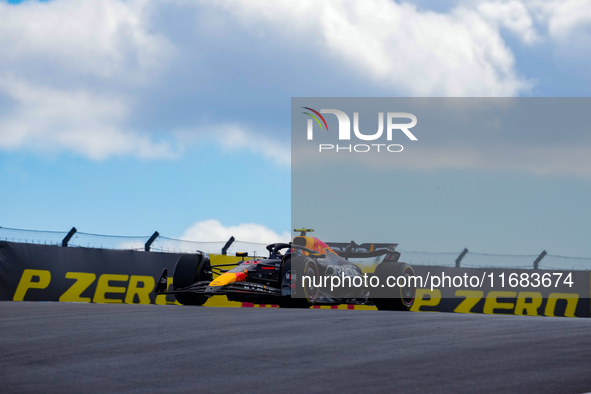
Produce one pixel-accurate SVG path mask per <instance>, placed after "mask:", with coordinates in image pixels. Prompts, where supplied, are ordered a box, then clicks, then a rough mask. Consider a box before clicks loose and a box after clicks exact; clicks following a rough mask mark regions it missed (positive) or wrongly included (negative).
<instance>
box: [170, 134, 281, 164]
mask: <svg viewBox="0 0 591 394" xmlns="http://www.w3.org/2000/svg"><path fill="white" fill-rule="evenodd" d="M174 134H175V136H176V138H177V139H178V140H179V143H180V144H181V145H193V144H195V143H197V142H199V141H205V140H214V141H215V142H216V143H217V144H218V145H219V146H220V147H221V148H222V150H224V151H227V152H235V151H238V150H247V151H250V152H253V153H256V154H258V155H260V156H263V157H266V158H268V159H271V160H273V161H275V163H277V164H279V165H281V166H287V167H289V166H290V165H291V149H290V146H289V145H288V144H282V143H280V142H278V141H276V140H274V139H272V138H270V137H268V136H266V135H264V134H261V133H257V132H254V131H252V130H249V129H248V128H245V127H242V126H240V125H238V124H222V125H212V126H207V127H200V128H198V129H193V130H178V131H176V132H175V133H174Z"/></svg>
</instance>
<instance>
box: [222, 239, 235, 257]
mask: <svg viewBox="0 0 591 394" xmlns="http://www.w3.org/2000/svg"><path fill="white" fill-rule="evenodd" d="M235 240H236V239H235V238H234V237H230V239H229V240H228V242H226V244H225V245H224V247H223V248H222V254H223V255H224V256H225V255H227V254H228V248H229V247H230V245H232V243H233V242H234V241H235Z"/></svg>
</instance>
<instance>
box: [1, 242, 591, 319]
mask: <svg viewBox="0 0 591 394" xmlns="http://www.w3.org/2000/svg"><path fill="white" fill-rule="evenodd" d="M180 256H181V254H177V253H157V252H156V253H155V252H140V251H124V250H107V249H91V248H63V247H60V246H55V245H36V244H26V243H13V242H3V241H0V300H2V301H10V300H12V301H63V302H96V303H129V304H138V303H139V304H159V305H166V304H170V305H172V304H178V303H177V302H176V301H175V300H174V297H173V296H164V295H160V296H157V297H156V296H154V294H153V291H154V286H155V283H156V281H157V280H158V279H159V277H160V274H161V273H162V270H163V269H164V268H168V270H169V275H171V274H172V272H173V270H174V266H175V264H176V262H177V260H178V259H179V258H180ZM210 258H211V262H212V265H216V264H227V263H232V262H236V261H238V260H240V258H238V257H234V256H222V255H210ZM413 268H414V270H415V273H416V274H417V275H421V276H426V275H427V273H428V272H429V273H430V275H438V274H442V273H445V275H450V276H462V275H464V274H467V275H468V276H472V275H477V276H482V274H483V272H484V271H487V272H493V273H494V275H497V274H498V273H500V272H505V273H506V274H507V275H508V274H510V273H513V272H516V273H521V272H532V270H500V269H488V270H486V269H479V268H451V267H434V266H430V267H428V266H414V267H413ZM536 272H540V273H542V272H544V271H543V270H538V271H536ZM572 274H573V281H574V282H575V283H576V284H577V286H576V287H574V288H564V286H562V287H559V288H538V289H534V290H531V289H528V291H520V290H519V289H517V290H516V289H512V288H510V287H508V286H507V287H506V288H503V289H499V288H498V286H495V287H494V288H491V287H486V285H485V286H483V287H481V288H476V289H475V288H468V287H444V288H437V289H433V291H431V289H430V288H429V286H423V288H419V289H417V295H416V300H415V304H414V306H413V309H412V310H414V311H425V312H463V313H492V314H516V315H540V316H567V317H589V316H590V302H589V298H590V297H591V286H590V283H591V282H590V281H591V276H590V272H589V271H573V272H572ZM170 279H172V278H169V284H170V283H171V282H172V280H170ZM425 285H426V284H425ZM530 290H531V291H530ZM205 305H206V306H243V307H248V306H253V305H252V304H249V303H238V302H230V301H227V300H226V298H225V297H212V298H211V299H210V300H208V301H207V303H206V304H205ZM267 306H270V305H267ZM322 308H331V307H324V306H323V307H322ZM332 308H333V309H337V307H335V306H333V307H332ZM338 309H375V308H373V307H367V306H352V305H341V306H339V307H338Z"/></svg>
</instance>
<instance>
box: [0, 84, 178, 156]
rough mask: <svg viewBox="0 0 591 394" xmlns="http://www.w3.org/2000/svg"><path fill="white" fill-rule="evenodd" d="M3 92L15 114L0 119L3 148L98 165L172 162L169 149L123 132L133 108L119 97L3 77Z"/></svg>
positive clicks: (1, 146)
mask: <svg viewBox="0 0 591 394" xmlns="http://www.w3.org/2000/svg"><path fill="white" fill-rule="evenodd" d="M0 91H3V92H4V94H5V95H7V96H8V97H10V98H11V99H12V100H13V102H14V103H15V109H14V110H13V111H10V112H9V113H8V114H6V115H4V116H2V117H0V148H1V149H5V150H16V149H27V150H33V151H37V152H45V153H47V152H50V153H51V152H54V151H60V150H69V151H73V152H76V153H78V154H81V155H84V156H87V157H89V158H91V159H94V160H100V159H104V158H106V157H108V156H111V155H122V154H131V155H134V156H136V157H140V158H150V159H152V158H172V157H174V156H175V155H176V152H175V151H174V150H173V149H172V147H171V146H170V144H169V143H166V142H160V143H157V142H154V141H152V139H151V138H150V136H149V135H141V134H138V133H133V132H129V131H123V130H121V128H120V123H121V122H122V121H124V120H125V118H126V117H127V115H128V113H129V111H130V104H129V103H128V102H127V101H126V100H125V99H123V98H121V97H118V96H110V95H101V94H92V93H90V92H88V91H84V90H74V91H66V90H64V89H55V88H47V87H40V86H36V85H32V84H29V83H28V82H27V81H20V80H18V79H16V78H14V77H12V76H3V77H2V76H0Z"/></svg>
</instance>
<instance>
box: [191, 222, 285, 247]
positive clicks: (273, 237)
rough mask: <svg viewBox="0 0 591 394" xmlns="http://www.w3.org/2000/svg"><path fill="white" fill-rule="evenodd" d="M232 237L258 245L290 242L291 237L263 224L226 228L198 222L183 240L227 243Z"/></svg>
mask: <svg viewBox="0 0 591 394" xmlns="http://www.w3.org/2000/svg"><path fill="white" fill-rule="evenodd" d="M230 237H234V238H236V240H237V241H243V242H256V243H264V244H269V243H275V242H289V241H290V240H291V235H290V233H289V232H287V231H284V232H283V233H281V234H278V233H276V232H275V231H273V230H271V229H268V228H267V227H265V226H263V225H262V224H254V223H243V224H239V225H237V226H227V227H226V226H224V225H223V224H221V223H220V222H219V221H217V220H205V221H202V222H197V223H195V224H193V225H192V226H191V227H189V228H188V229H187V230H186V231H185V233H184V234H183V235H182V237H181V239H183V240H187V241H195V242H216V241H227V240H228V239H230Z"/></svg>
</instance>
